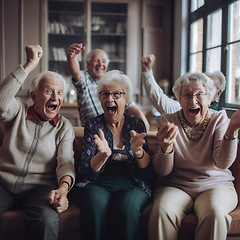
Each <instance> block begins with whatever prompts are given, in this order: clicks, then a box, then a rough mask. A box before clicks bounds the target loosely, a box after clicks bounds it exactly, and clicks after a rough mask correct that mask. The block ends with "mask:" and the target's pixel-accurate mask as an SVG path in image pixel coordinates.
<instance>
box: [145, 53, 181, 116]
mask: <svg viewBox="0 0 240 240" xmlns="http://www.w3.org/2000/svg"><path fill="white" fill-rule="evenodd" d="M154 62H155V56H154V55H153V54H150V55H149V56H147V57H143V58H142V59H141V65H142V81H143V86H144V88H145V91H146V93H147V96H148V98H149V100H150V102H151V103H152V105H153V106H154V107H155V108H156V109H157V110H158V111H159V112H160V113H161V114H163V113H174V112H176V111H178V110H180V109H181V105H180V103H179V102H178V101H176V100H173V99H171V98H170V97H168V96H167V95H166V94H165V93H164V92H163V90H162V89H161V87H160V86H159V85H158V84H157V82H156V80H155V79H154V76H153V71H152V67H153V64H154Z"/></svg>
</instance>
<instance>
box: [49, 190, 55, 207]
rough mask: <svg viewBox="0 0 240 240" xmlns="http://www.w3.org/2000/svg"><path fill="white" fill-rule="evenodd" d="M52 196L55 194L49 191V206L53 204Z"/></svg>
mask: <svg viewBox="0 0 240 240" xmlns="http://www.w3.org/2000/svg"><path fill="white" fill-rule="evenodd" d="M54 196H55V192H54V191H51V192H50V193H49V201H50V204H52V203H53V202H54Z"/></svg>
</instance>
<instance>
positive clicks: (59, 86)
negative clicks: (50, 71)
mask: <svg viewBox="0 0 240 240" xmlns="http://www.w3.org/2000/svg"><path fill="white" fill-rule="evenodd" d="M31 98H32V100H33V102H34V111H35V113H36V114H37V116H38V117H39V118H40V120H42V121H50V120H52V119H53V118H54V117H55V116H56V115H57V114H58V112H59V110H60V108H61V106H62V103H63V100H64V82H63V80H62V79H59V78H52V77H43V78H42V80H41V81H40V82H39V86H38V89H37V90H36V91H34V92H31Z"/></svg>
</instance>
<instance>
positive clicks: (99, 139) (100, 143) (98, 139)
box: [93, 129, 112, 157]
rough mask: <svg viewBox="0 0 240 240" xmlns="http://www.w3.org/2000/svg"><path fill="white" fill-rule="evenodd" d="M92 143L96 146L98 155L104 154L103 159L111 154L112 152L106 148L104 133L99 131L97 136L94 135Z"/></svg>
mask: <svg viewBox="0 0 240 240" xmlns="http://www.w3.org/2000/svg"><path fill="white" fill-rule="evenodd" d="M93 137H94V143H95V144H96V147H97V150H98V152H99V153H101V154H104V155H105V157H109V156H110V155H111V154H112V150H111V149H110V147H109V146H108V142H107V140H106V138H105V136H104V133H103V131H102V130H101V129H99V132H98V135H97V134H94V136H93Z"/></svg>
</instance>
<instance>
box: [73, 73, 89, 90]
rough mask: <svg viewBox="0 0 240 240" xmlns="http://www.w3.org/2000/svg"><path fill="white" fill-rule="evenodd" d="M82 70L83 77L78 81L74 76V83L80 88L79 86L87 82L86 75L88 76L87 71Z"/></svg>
mask: <svg viewBox="0 0 240 240" xmlns="http://www.w3.org/2000/svg"><path fill="white" fill-rule="evenodd" d="M80 72H81V77H80V79H79V80H78V81H76V80H75V79H74V78H72V84H73V85H74V86H75V87H76V88H79V87H82V86H83V85H84V83H85V81H84V80H85V77H86V74H87V73H86V72H85V71H82V70H81V71H80Z"/></svg>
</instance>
